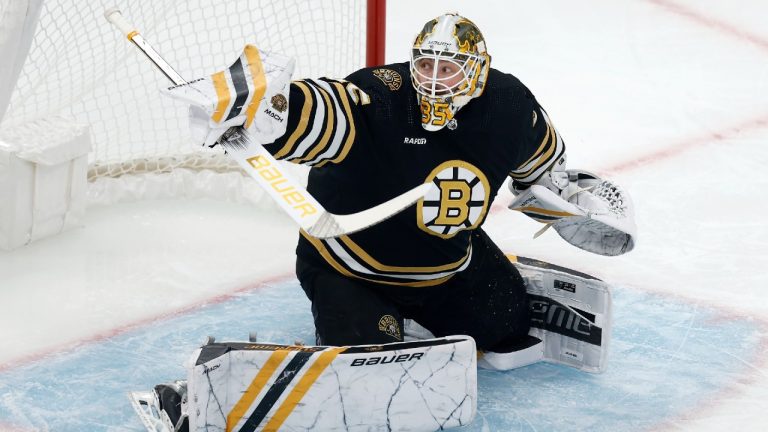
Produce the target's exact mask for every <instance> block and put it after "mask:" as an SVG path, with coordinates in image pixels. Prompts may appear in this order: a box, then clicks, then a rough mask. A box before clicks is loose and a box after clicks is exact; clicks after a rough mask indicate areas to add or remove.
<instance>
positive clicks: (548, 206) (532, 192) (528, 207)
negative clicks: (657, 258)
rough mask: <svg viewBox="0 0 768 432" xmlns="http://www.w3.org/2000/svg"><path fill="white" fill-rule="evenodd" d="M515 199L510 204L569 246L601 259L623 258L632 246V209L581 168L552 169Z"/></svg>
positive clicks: (621, 194) (612, 187) (614, 188)
mask: <svg viewBox="0 0 768 432" xmlns="http://www.w3.org/2000/svg"><path fill="white" fill-rule="evenodd" d="M545 177H547V178H546V179H544V180H543V181H540V182H539V183H538V184H535V185H532V186H530V187H529V188H527V189H524V190H516V189H515V188H514V187H513V185H512V183H510V189H511V190H512V192H513V193H514V194H515V195H517V197H516V198H515V200H514V201H512V203H511V204H510V205H509V208H510V209H511V210H517V211H519V212H522V213H524V214H525V215H527V216H529V217H531V218H533V219H535V220H537V221H539V222H542V223H545V224H547V226H545V227H544V229H542V230H541V231H539V232H538V233H537V234H536V235H537V236H538V235H539V234H541V233H542V232H544V230H546V228H549V227H550V226H552V227H553V228H554V229H555V231H557V233H558V234H559V235H560V237H562V238H563V239H564V240H565V241H567V242H568V243H570V244H572V245H574V246H576V247H578V248H581V249H584V250H586V251H589V252H593V253H596V254H600V255H609V256H613V255H621V254H623V253H626V252H629V251H631V250H632V249H633V248H634V247H635V237H636V235H637V227H636V226H635V216H634V212H635V209H634V205H633V204H632V200H631V199H630V197H629V195H628V194H627V193H626V192H625V191H624V190H623V189H622V188H621V187H620V186H618V185H616V184H615V183H613V182H611V181H609V180H603V179H601V178H599V177H598V176H596V175H594V174H592V173H589V172H587V171H582V170H566V171H553V172H550V173H547V174H546V175H545Z"/></svg>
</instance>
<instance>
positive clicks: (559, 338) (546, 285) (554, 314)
mask: <svg viewBox="0 0 768 432" xmlns="http://www.w3.org/2000/svg"><path fill="white" fill-rule="evenodd" d="M510 260H512V262H513V264H514V265H515V267H517V269H518V270H519V271H520V274H521V275H522V277H523V279H524V280H525V286H526V290H527V291H528V296H529V302H530V311H531V330H530V332H529V334H530V335H531V336H535V337H537V338H539V339H541V340H542V341H543V354H542V355H543V358H542V360H544V361H549V362H553V363H560V364H564V365H568V366H571V367H575V368H577V369H580V370H583V371H585V372H593V373H598V372H603V371H604V370H605V368H606V366H607V362H608V345H609V342H610V339H611V322H612V321H611V320H612V316H611V313H612V312H611V308H612V303H611V290H610V286H609V285H608V284H607V283H605V282H603V281H601V280H600V279H597V278H595V277H593V276H590V275H588V274H585V273H580V272H577V271H575V270H571V269H568V268H565V267H560V266H556V265H553V264H549V263H546V262H543V261H538V260H534V259H530V258H523V257H514V256H510Z"/></svg>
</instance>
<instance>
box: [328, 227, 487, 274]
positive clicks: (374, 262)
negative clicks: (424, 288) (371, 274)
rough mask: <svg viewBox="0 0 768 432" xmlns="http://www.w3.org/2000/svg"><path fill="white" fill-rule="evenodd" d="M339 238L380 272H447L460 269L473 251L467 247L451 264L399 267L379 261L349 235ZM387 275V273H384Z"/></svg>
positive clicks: (357, 256)
mask: <svg viewBox="0 0 768 432" xmlns="http://www.w3.org/2000/svg"><path fill="white" fill-rule="evenodd" d="M338 239H339V240H341V242H342V243H344V245H345V246H346V248H347V249H348V250H349V251H351V252H353V253H354V254H355V255H356V258H359V259H360V260H361V261H363V262H364V263H365V264H367V265H368V267H370V268H371V269H373V270H378V271H380V272H393V273H437V272H445V271H451V270H458V268H459V267H461V266H462V265H463V264H464V263H465V262H466V261H467V260H468V259H469V256H470V254H471V253H472V249H471V248H467V253H466V255H464V256H463V257H461V259H459V260H458V261H456V262H452V263H449V264H444V265H439V266H432V267H399V266H391V265H386V264H382V263H380V262H379V261H377V260H376V259H375V258H373V257H372V256H370V255H369V254H368V253H367V252H366V251H364V250H363V248H361V247H360V246H359V245H358V244H357V243H355V242H354V241H352V239H351V238H349V236H341V237H338ZM383 276H385V275H383Z"/></svg>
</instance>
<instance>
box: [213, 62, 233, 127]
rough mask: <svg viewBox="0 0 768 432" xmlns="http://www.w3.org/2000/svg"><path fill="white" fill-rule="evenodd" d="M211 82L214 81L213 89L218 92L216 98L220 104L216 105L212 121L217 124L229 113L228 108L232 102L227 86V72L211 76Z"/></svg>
mask: <svg viewBox="0 0 768 432" xmlns="http://www.w3.org/2000/svg"><path fill="white" fill-rule="evenodd" d="M211 81H213V88H214V89H215V90H216V97H217V98H218V102H217V103H216V111H214V112H213V115H212V116H211V120H213V121H214V122H216V123H219V122H221V118H222V117H224V114H225V113H226V112H227V107H228V106H229V102H230V94H229V86H227V75H226V72H224V71H221V72H216V73H215V74H213V75H211Z"/></svg>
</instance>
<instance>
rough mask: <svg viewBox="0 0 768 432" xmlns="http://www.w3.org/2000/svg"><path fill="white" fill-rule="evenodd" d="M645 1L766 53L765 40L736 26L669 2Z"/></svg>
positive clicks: (662, 0) (767, 42)
mask: <svg viewBox="0 0 768 432" xmlns="http://www.w3.org/2000/svg"><path fill="white" fill-rule="evenodd" d="M647 1H648V2H649V3H653V4H654V5H656V6H659V7H662V8H664V9H666V10H667V11H669V12H672V13H674V14H677V15H680V16H682V17H684V18H687V19H689V20H691V21H694V22H696V23H698V24H701V25H704V26H706V27H709V28H712V29H714V30H717V31H718V32H720V33H723V34H726V35H728V36H733V37H735V38H737V39H740V40H743V41H746V42H749V43H751V44H752V45H755V46H757V47H758V48H760V49H763V50H766V51H768V40H765V39H763V38H761V37H759V36H756V35H753V34H751V33H748V32H745V31H744V30H742V29H740V28H739V27H738V26H736V25H733V24H729V23H727V22H724V21H719V20H716V19H714V18H712V17H708V16H706V15H703V14H701V13H699V12H696V11H695V10H692V9H688V8H686V7H684V6H681V5H679V4H676V3H674V2H671V1H667V0H647Z"/></svg>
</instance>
